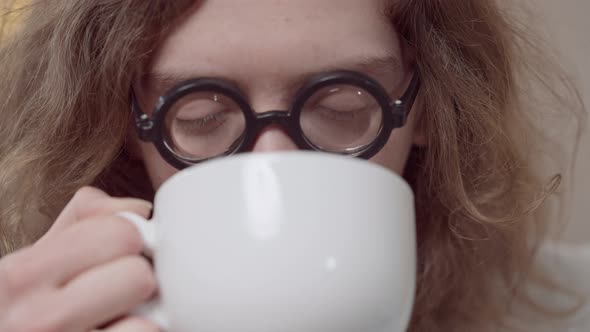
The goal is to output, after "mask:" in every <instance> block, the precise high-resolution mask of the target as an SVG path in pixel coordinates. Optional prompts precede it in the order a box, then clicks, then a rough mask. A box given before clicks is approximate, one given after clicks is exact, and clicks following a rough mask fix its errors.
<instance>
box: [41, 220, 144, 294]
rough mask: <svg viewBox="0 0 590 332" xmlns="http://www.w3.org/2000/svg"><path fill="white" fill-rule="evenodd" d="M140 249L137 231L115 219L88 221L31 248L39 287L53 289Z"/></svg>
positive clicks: (140, 241) (137, 252) (140, 243)
mask: <svg viewBox="0 0 590 332" xmlns="http://www.w3.org/2000/svg"><path fill="white" fill-rule="evenodd" d="M142 249H143V240H142V238H141V235H140V234H139V231H138V230H137V228H136V227H135V226H134V225H132V224H131V223H129V222H128V221H126V220H124V219H122V218H120V217H117V216H109V217H96V218H91V219H88V220H86V221H83V222H81V223H78V224H76V225H73V226H71V227H70V228H68V229H66V230H64V231H63V232H61V233H60V234H56V235H55V237H54V239H53V240H52V241H47V242H45V243H41V244H38V245H37V246H35V247H34V248H32V250H34V251H36V252H35V255H36V261H37V262H38V267H37V269H38V271H37V272H38V273H39V274H41V275H43V278H42V279H43V283H45V284H47V285H51V286H55V287H60V286H61V285H64V284H66V283H67V282H69V281H70V280H71V279H73V278H75V277H76V276H78V275H79V274H81V273H83V272H85V271H87V270H89V269H91V268H93V267H95V266H98V265H102V264H105V263H107V262H110V261H113V260H115V259H118V258H121V257H124V256H130V255H139V254H140V253H141V251H142Z"/></svg>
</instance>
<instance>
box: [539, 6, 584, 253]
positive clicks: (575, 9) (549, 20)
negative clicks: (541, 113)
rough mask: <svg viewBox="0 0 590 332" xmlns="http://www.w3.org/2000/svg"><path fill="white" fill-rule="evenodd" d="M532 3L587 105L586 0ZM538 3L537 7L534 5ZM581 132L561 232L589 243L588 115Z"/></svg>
mask: <svg viewBox="0 0 590 332" xmlns="http://www.w3.org/2000/svg"><path fill="white" fill-rule="evenodd" d="M527 1H528V2H529V4H532V5H533V6H535V8H536V9H535V10H537V11H538V12H539V15H540V16H539V17H538V18H536V19H535V21H536V22H535V23H536V24H542V25H543V26H542V27H541V28H542V29H543V30H544V31H545V32H546V34H547V36H548V40H549V41H550V43H551V44H552V46H553V47H555V48H556V49H557V51H558V52H559V54H560V57H561V59H562V60H563V61H562V63H563V65H564V66H565V68H566V69H567V71H568V72H569V73H570V74H571V76H572V77H573V78H574V80H575V81H576V83H577V84H578V87H579V88H580V91H581V92H582V95H583V98H584V101H585V104H586V108H587V113H588V108H589V106H590V19H589V15H590V0H527ZM537 4H538V6H536V5H537ZM586 126H587V129H586V130H585V132H584V133H583V135H582V138H581V142H580V146H579V151H578V157H577V160H576V164H575V171H574V173H573V178H572V179H573V181H571V182H572V183H573V188H572V189H573V195H571V196H570V197H571V199H572V209H573V210H572V211H571V219H570V220H569V224H568V226H567V228H566V230H565V232H564V234H563V238H564V239H565V240H567V241H570V242H576V243H586V244H590V174H589V172H590V134H589V132H588V131H589V129H590V128H588V127H590V118H589V119H588V124H586Z"/></svg>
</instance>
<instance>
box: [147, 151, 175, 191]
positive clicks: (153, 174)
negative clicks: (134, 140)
mask: <svg viewBox="0 0 590 332" xmlns="http://www.w3.org/2000/svg"><path fill="white" fill-rule="evenodd" d="M139 149H140V153H141V156H142V158H143V161H144V165H145V168H146V170H147V173H148V175H149V177H150V180H151V182H152V186H153V187H154V189H155V190H158V188H160V186H161V185H162V183H164V181H166V180H167V179H168V178H169V177H171V176H172V175H174V174H175V173H177V172H178V170H177V169H176V168H174V167H172V166H170V164H168V163H167V162H166V161H165V160H164V159H163V158H162V157H161V156H160V153H159V152H158V150H156V148H155V147H154V145H153V144H148V143H143V142H141V143H139Z"/></svg>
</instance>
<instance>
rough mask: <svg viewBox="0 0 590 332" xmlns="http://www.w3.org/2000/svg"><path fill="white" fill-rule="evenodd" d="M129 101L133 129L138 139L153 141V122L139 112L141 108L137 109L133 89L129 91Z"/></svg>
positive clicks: (137, 105) (137, 104)
mask: <svg viewBox="0 0 590 332" xmlns="http://www.w3.org/2000/svg"><path fill="white" fill-rule="evenodd" d="M129 100H130V103H131V112H132V113H133V118H134V120H135V129H136V131H137V134H138V136H139V139H141V140H142V141H145V142H151V141H153V139H154V138H153V128H154V122H153V121H152V119H150V117H149V116H148V115H147V114H145V113H144V112H143V111H142V110H141V108H139V103H138V101H137V97H136V96H135V92H134V91H133V89H131V91H130V93H129Z"/></svg>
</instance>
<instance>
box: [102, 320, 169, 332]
mask: <svg viewBox="0 0 590 332" xmlns="http://www.w3.org/2000/svg"><path fill="white" fill-rule="evenodd" d="M101 331H104V332H160V329H159V328H158V326H156V325H155V324H154V323H152V322H150V321H147V320H145V319H143V318H140V317H129V318H126V319H122V320H120V321H118V322H117V323H115V324H113V325H111V326H110V327H108V328H106V329H103V330H101Z"/></svg>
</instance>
